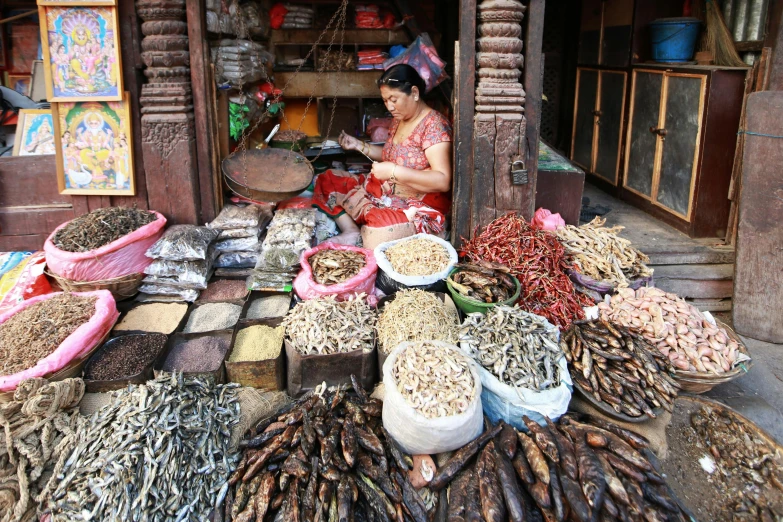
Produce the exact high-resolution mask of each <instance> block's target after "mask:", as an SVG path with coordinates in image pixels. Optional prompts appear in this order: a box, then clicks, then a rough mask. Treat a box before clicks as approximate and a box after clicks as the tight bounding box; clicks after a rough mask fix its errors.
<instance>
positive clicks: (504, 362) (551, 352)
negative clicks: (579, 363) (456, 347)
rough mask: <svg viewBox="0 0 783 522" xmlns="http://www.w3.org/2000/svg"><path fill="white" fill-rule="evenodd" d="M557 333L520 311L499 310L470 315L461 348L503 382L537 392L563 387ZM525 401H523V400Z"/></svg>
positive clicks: (506, 308)
mask: <svg viewBox="0 0 783 522" xmlns="http://www.w3.org/2000/svg"><path fill="white" fill-rule="evenodd" d="M557 339H558V334H557V329H556V328H554V327H552V326H551V325H549V326H547V324H546V322H545V320H544V318H542V317H539V316H537V315H534V314H530V313H527V312H524V311H522V310H520V309H519V308H518V307H516V306H515V307H513V308H512V307H509V306H496V307H494V308H492V309H490V310H489V311H487V314H486V315H484V314H482V313H473V314H469V315H468V316H467V317H466V318H465V321H464V322H463V323H462V328H461V329H460V336H459V340H460V344H461V346H462V347H463V348H465V349H466V351H468V353H470V355H471V356H472V357H473V358H474V359H476V360H477V361H478V362H479V364H481V366H483V367H484V368H486V369H487V370H489V371H490V372H492V374H493V375H494V376H495V377H497V378H498V379H499V380H500V382H502V383H504V384H507V385H509V386H513V387H514V389H517V392H519V390H518V388H527V389H530V390H535V391H543V390H548V389H550V388H557V387H558V386H560V367H559V366H558V365H557V362H558V360H559V359H560V358H561V357H562V356H563V351H562V350H561V349H560V346H558V344H557ZM520 398H522V399H523V400H524V397H521V395H520Z"/></svg>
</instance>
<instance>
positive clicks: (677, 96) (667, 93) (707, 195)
mask: <svg viewBox="0 0 783 522" xmlns="http://www.w3.org/2000/svg"><path fill="white" fill-rule="evenodd" d="M745 74H746V69H719V68H715V67H696V66H691V67H686V68H679V67H678V68H671V67H669V68H667V67H663V66H661V67H658V66H645V67H644V68H639V69H635V70H634V71H633V78H632V82H631V95H630V98H631V99H630V114H629V121H628V132H627V137H626V154H625V176H624V179H623V189H624V190H623V196H624V198H626V199H629V200H631V201H632V202H634V203H636V204H637V206H641V207H642V208H645V210H648V211H649V212H650V213H652V214H654V215H656V216H657V217H660V218H661V219H663V220H664V221H667V222H668V223H670V224H671V225H673V226H675V227H676V228H679V229H680V230H682V231H683V232H685V233H687V234H688V235H690V236H691V237H722V236H723V235H724V234H725V227H726V223H727V220H728V214H729V208H730V202H729V199H728V190H729V183H730V179H731V170H732V164H733V158H734V148H735V142H736V134H737V129H738V127H739V117H740V110H741V106H742V95H743V90H744V79H745Z"/></svg>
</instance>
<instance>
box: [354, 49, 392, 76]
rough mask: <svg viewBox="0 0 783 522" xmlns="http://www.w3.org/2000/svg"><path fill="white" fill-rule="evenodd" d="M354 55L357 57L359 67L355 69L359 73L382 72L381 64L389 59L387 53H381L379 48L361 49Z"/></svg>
mask: <svg viewBox="0 0 783 522" xmlns="http://www.w3.org/2000/svg"><path fill="white" fill-rule="evenodd" d="M356 54H357V56H358V57H359V65H357V66H356V69H357V70H359V71H368V70H372V69H381V70H382V69H383V62H385V61H386V60H388V59H389V53H386V52H383V50H382V49H381V48H380V47H371V48H367V49H363V50H361V51H359V52H358V53H356Z"/></svg>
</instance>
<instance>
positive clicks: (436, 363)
mask: <svg viewBox="0 0 783 522" xmlns="http://www.w3.org/2000/svg"><path fill="white" fill-rule="evenodd" d="M392 375H393V376H394V380H395V382H396V383H397V389H398V390H399V392H400V394H402V396H403V397H404V398H405V402H407V403H408V405H410V406H411V407H412V408H413V409H414V410H416V411H418V412H419V413H420V414H422V415H424V416H425V417H426V418H428V419H436V418H439V417H449V416H451V415H459V414H460V413H465V412H466V411H467V409H468V406H470V403H471V402H473V400H474V399H475V394H476V386H475V382H474V380H473V374H472V373H471V372H470V359H468V358H467V357H466V356H465V355H463V354H462V353H461V352H459V351H458V350H455V349H454V348H449V347H447V346H439V345H436V344H432V343H429V342H426V341H420V342H414V343H412V344H411V345H409V346H408V347H407V348H405V349H404V350H403V351H402V352H400V353H399V355H398V356H397V360H396V361H395V363H394V368H393V369H392Z"/></svg>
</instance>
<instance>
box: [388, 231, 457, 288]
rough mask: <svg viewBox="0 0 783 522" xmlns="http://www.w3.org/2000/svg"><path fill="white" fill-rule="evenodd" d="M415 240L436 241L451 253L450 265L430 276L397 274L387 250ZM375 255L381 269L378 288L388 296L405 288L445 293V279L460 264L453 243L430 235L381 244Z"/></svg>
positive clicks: (419, 235) (420, 235)
mask: <svg viewBox="0 0 783 522" xmlns="http://www.w3.org/2000/svg"><path fill="white" fill-rule="evenodd" d="M413 239H427V240H430V241H434V242H436V243H438V244H439V245H441V246H442V247H443V248H445V249H446V251H447V252H448V253H449V264H448V265H447V266H446V268H445V269H443V270H441V271H440V272H437V273H435V274H431V275H428V276H405V275H402V274H398V273H397V272H395V271H394V269H393V268H392V266H391V263H389V260H388V259H387V258H386V250H388V249H389V248H390V247H392V246H394V245H396V244H398V243H402V242H404V241H411V240H413ZM374 253H375V260H376V261H377V262H378V269H379V272H378V280H377V284H378V288H380V289H381V290H383V291H384V293H386V294H391V293H394V292H396V291H397V290H401V289H403V288H421V289H424V290H427V291H430V292H443V291H445V290H444V289H445V288H446V283H445V279H446V278H447V277H448V276H449V272H451V270H452V269H453V268H454V265H456V264H457V263H458V262H459V257H458V256H457V251H456V250H454V247H453V246H451V243H449V242H448V241H446V240H444V239H441V238H439V237H437V236H433V235H430V234H416V235H413V236H410V237H406V238H403V239H398V240H395V241H388V242H386V243H381V244H380V245H378V246H377V247H375V251H374Z"/></svg>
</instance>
